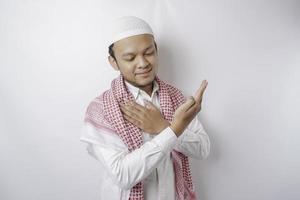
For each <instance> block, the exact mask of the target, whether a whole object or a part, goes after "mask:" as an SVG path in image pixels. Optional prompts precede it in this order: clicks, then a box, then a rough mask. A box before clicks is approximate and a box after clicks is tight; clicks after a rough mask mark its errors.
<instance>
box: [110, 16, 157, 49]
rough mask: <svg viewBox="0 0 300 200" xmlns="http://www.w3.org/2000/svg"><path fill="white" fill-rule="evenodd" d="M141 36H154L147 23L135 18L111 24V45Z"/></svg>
mask: <svg viewBox="0 0 300 200" xmlns="http://www.w3.org/2000/svg"><path fill="white" fill-rule="evenodd" d="M140 34H151V35H154V34H153V31H152V29H151V27H150V25H149V24H148V23H147V22H146V21H144V20H143V19H140V18H138V17H134V16H124V17H120V18H117V19H115V20H114V21H113V22H112V23H111V31H110V39H109V45H111V44H112V43H114V42H117V41H119V40H121V39H124V38H127V37H130V36H134V35H140Z"/></svg>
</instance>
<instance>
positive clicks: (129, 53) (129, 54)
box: [122, 44, 153, 57]
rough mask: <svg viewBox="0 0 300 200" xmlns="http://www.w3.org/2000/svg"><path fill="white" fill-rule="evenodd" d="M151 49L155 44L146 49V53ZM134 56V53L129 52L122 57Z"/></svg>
mask: <svg viewBox="0 0 300 200" xmlns="http://www.w3.org/2000/svg"><path fill="white" fill-rule="evenodd" d="M151 47H153V44H151V45H150V46H148V47H147V48H146V49H144V51H147V50H148V49H150V48H151ZM132 55H134V53H132V52H128V53H125V54H123V55H122V57H126V56H132Z"/></svg>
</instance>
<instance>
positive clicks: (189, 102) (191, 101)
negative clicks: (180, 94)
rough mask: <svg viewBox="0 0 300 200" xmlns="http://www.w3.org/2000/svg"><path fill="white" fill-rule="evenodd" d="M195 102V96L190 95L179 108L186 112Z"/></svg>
mask: <svg viewBox="0 0 300 200" xmlns="http://www.w3.org/2000/svg"><path fill="white" fill-rule="evenodd" d="M194 104H195V99H194V97H193V96H189V97H188V98H187V100H186V102H184V103H183V104H182V105H181V106H180V107H179V108H178V109H180V110H182V111H184V112H186V111H187V110H188V109H190V107H192V106H193V105H194Z"/></svg>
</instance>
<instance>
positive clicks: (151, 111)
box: [81, 16, 210, 200]
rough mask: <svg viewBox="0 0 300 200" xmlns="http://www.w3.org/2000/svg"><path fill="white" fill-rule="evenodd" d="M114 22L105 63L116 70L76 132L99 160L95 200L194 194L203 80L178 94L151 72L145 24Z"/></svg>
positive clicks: (201, 154)
mask: <svg viewBox="0 0 300 200" xmlns="http://www.w3.org/2000/svg"><path fill="white" fill-rule="evenodd" d="M113 27H114V28H113V31H112V32H113V34H112V39H111V41H110V46H109V54H110V55H109V57H108V60H109V63H110V64H111V66H112V67H113V68H114V69H115V70H118V71H119V72H120V75H119V76H118V77H117V78H115V79H114V80H113V81H112V83H111V88H110V89H109V90H107V91H105V92H103V93H102V94H101V95H100V96H98V97H96V98H94V99H93V101H92V102H91V103H90V104H89V105H88V107H87V110H86V114H85V118H84V129H83V134H82V137H81V141H83V142H86V143H87V144H88V146H87V150H88V152H89V153H90V154H91V155H92V156H93V157H94V158H96V159H97V160H98V161H100V163H101V165H100V166H99V167H101V170H99V172H100V173H101V176H102V181H101V186H100V196H101V197H100V199H108V200H109V199H118V200H119V199H122V200H128V199H132V200H142V199H145V200H158V199H159V200H175V199H176V200H184V199H187V200H190V199H197V197H196V194H195V190H194V186H193V181H192V176H191V172H190V164H189V159H188V158H189V157H192V158H196V159H204V158H206V157H207V156H208V154H209V151H210V141H209V137H208V135H207V133H206V131H205V130H204V128H203V126H202V124H201V122H200V120H199V112H200V110H201V102H202V98H203V94H204V91H205V89H206V87H207V84H208V83H207V81H205V80H204V81H202V83H201V85H200V87H199V89H198V90H197V91H196V93H195V95H194V96H193V97H189V98H185V97H184V96H183V94H182V93H181V92H180V90H178V89H177V88H175V87H174V86H171V85H170V84H168V83H166V82H164V81H162V80H161V79H160V78H159V77H158V75H157V71H158V55H157V53H158V51H157V45H156V42H155V39H154V34H153V31H152V29H151V27H150V26H149V24H148V23H146V22H145V21H144V20H142V19H140V18H137V17H133V16H125V17H122V18H119V19H117V20H116V21H115V23H114V24H113Z"/></svg>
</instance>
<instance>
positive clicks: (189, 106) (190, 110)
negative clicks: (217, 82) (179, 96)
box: [170, 80, 208, 137]
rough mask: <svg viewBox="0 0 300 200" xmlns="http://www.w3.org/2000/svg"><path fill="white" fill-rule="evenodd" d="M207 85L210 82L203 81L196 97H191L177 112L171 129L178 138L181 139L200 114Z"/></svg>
mask: <svg viewBox="0 0 300 200" xmlns="http://www.w3.org/2000/svg"><path fill="white" fill-rule="evenodd" d="M207 84H208V82H207V81H206V80H204V81H202V83H201V85H200V87H199V89H198V90H197V91H196V93H195V95H194V96H193V97H192V96H191V97H189V98H188V99H187V101H186V102H185V103H183V104H182V105H181V106H179V107H178V108H177V110H176V111H175V114H174V118H173V121H172V122H171V125H170V128H171V129H172V130H173V131H174V133H175V134H176V135H177V137H179V136H180V135H181V134H182V133H183V131H184V130H185V128H186V127H187V126H188V125H189V123H190V122H191V121H192V120H193V119H194V117H195V116H196V115H197V114H198V113H199V112H200V110H201V103H202V98H203V94H204V91H205V89H206V87H207Z"/></svg>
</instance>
